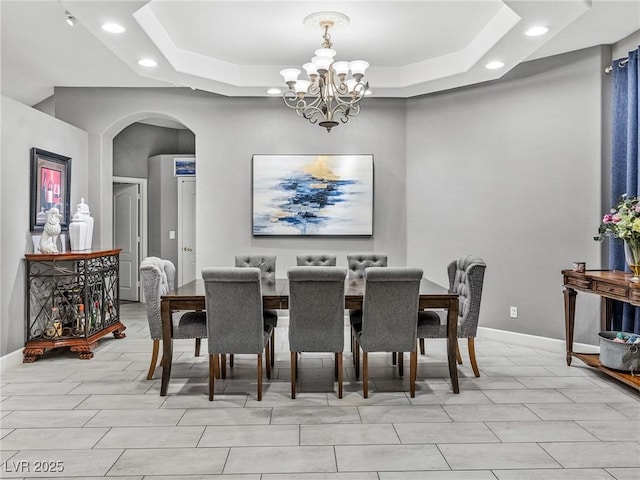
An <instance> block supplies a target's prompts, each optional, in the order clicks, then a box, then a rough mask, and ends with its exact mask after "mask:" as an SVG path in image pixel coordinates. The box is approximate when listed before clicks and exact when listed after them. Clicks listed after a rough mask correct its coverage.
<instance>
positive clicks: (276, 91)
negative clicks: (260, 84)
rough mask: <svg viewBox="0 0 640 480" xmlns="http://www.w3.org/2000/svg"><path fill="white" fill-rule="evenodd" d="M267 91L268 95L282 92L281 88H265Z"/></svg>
mask: <svg viewBox="0 0 640 480" xmlns="http://www.w3.org/2000/svg"><path fill="white" fill-rule="evenodd" d="M267 93H268V94H269V95H280V94H281V93H282V90H280V89H279V88H269V89H267Z"/></svg>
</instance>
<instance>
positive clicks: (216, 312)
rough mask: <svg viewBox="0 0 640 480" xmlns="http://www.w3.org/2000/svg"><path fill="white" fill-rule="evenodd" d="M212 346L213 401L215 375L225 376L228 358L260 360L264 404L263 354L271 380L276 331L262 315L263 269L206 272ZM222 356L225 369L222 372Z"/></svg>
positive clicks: (204, 277) (212, 269)
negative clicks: (243, 356)
mask: <svg viewBox="0 0 640 480" xmlns="http://www.w3.org/2000/svg"><path fill="white" fill-rule="evenodd" d="M202 279H203V280H204V292H205V304H206V307H207V333H208V345H209V400H213V394H214V383H215V372H216V371H218V369H219V370H220V371H221V375H222V377H223V378H224V376H225V364H224V362H225V360H224V358H225V355H226V354H231V353H233V354H253V355H256V356H257V380H258V387H257V394H258V400H262V353H263V352H265V351H266V356H267V361H266V367H267V368H266V370H267V378H271V365H270V362H269V356H270V354H269V348H268V346H269V339H270V338H271V331H272V330H273V327H272V326H271V325H268V324H265V322H264V319H263V314H262V287H261V284H260V269H259V268H204V269H203V270H202ZM219 356H220V358H221V360H222V365H221V366H220V368H218V362H219Z"/></svg>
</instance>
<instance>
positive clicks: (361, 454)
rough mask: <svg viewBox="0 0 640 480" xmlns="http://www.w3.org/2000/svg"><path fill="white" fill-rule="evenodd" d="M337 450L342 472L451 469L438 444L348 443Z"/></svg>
mask: <svg viewBox="0 0 640 480" xmlns="http://www.w3.org/2000/svg"><path fill="white" fill-rule="evenodd" d="M335 452H336V459H337V462H338V471H340V472H354V471H355V472H358V471H363V472H367V471H372V470H373V471H378V472H381V471H403V470H405V471H406V470H449V466H448V465H447V462H446V461H445V459H444V458H443V457H442V454H441V453H440V451H439V450H438V448H437V447H436V446H435V445H357V446H355V445H345V446H337V447H335Z"/></svg>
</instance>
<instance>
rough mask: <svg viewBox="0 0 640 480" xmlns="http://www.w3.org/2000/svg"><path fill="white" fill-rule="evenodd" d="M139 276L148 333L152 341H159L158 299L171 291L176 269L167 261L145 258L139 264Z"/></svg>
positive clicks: (160, 323)
mask: <svg viewBox="0 0 640 480" xmlns="http://www.w3.org/2000/svg"><path fill="white" fill-rule="evenodd" d="M140 275H141V277H142V285H143V288H144V298H145V301H146V302H147V303H146V305H147V320H148V321H149V332H150V335H151V338H152V339H153V340H159V339H161V338H162V317H161V316H160V299H161V297H162V295H165V294H167V293H168V292H170V291H171V290H173V282H174V279H175V275H176V267H175V266H174V265H173V263H171V262H170V261H169V260H163V259H162V258H158V257H147V258H145V259H144V260H143V261H142V262H141V263H140Z"/></svg>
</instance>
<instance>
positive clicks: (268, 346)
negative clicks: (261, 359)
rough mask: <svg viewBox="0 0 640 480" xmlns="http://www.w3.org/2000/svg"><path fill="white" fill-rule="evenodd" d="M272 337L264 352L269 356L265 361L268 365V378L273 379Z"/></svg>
mask: <svg viewBox="0 0 640 480" xmlns="http://www.w3.org/2000/svg"><path fill="white" fill-rule="evenodd" d="M270 343H271V339H269V345H266V348H265V349H264V353H265V355H266V356H267V359H266V361H265V363H264V364H265V366H266V370H267V380H271V348H270V347H271V345H270Z"/></svg>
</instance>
